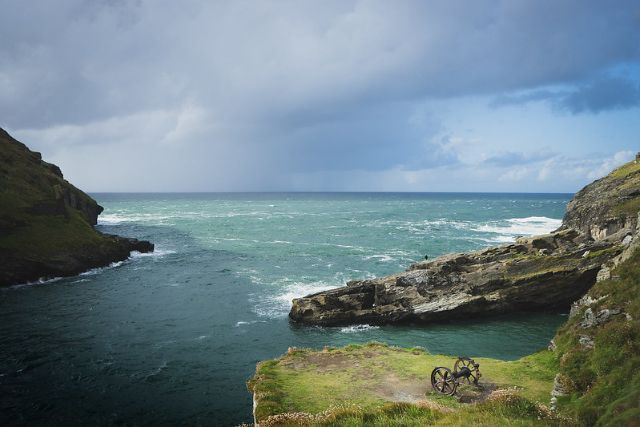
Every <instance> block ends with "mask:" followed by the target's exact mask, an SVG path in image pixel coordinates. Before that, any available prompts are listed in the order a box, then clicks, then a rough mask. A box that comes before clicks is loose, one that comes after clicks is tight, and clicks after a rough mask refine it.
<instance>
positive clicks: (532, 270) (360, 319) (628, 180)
mask: <svg viewBox="0 0 640 427" xmlns="http://www.w3.org/2000/svg"><path fill="white" fill-rule="evenodd" d="M638 196H640V164H636V163H635V162H631V163H629V164H627V165H624V166H622V167H621V168H618V169H616V170H615V171H614V172H612V173H611V174H610V175H609V176H607V177H605V178H602V179H600V180H598V181H596V182H594V183H592V184H590V185H588V186H587V187H585V188H584V189H583V190H581V191H580V192H579V193H578V194H576V196H575V198H574V199H573V200H572V201H571V202H570V203H569V205H568V207H567V214H566V215H565V218H564V220H563V225H562V226H561V227H560V228H559V229H558V230H556V231H555V232H553V233H551V234H548V235H543V236H534V237H529V238H520V239H518V240H517V241H516V242H515V243H514V244H510V245H506V246H500V247H495V248H489V249H484V250H480V251H476V252H470V253H459V254H451V255H445V256H442V257H439V258H436V259H435V260H432V261H422V262H418V263H415V264H413V265H411V266H410V268H409V270H407V271H405V272H402V273H399V274H395V275H391V276H387V277H382V278H377V279H371V280H361V281H360V280H355V281H351V282H349V283H347V286H345V287H342V288H338V289H333V290H329V291H324V292H319V293H316V294H312V295H308V296H306V297H304V298H298V299H294V300H293V306H292V308H291V312H290V313H289V317H290V318H291V319H292V320H294V321H299V322H302V323H306V324H314V325H324V326H332V325H345V324H354V323H369V324H385V323H403V322H411V323H430V322H440V321H446V320H450V319H454V318H461V317H477V316H482V315H489V314H501V313H508V312H514V311H555V310H566V309H568V308H569V306H570V305H571V303H572V302H573V301H575V300H577V299H579V298H580V297H581V296H583V295H584V294H585V293H586V291H588V290H589V288H590V287H591V286H592V285H593V284H594V283H595V282H596V278H597V277H598V273H599V272H601V270H603V273H601V275H602V274H604V273H606V270H607V269H608V268H609V267H611V266H612V264H613V263H614V261H615V260H616V259H617V258H620V255H621V253H622V252H623V250H624V249H625V247H627V246H629V245H630V244H633V243H632V242H635V241H636V240H637V237H636V236H637V235H638V232H637V229H636V226H637V225H638V209H640V198H639V197H638Z"/></svg>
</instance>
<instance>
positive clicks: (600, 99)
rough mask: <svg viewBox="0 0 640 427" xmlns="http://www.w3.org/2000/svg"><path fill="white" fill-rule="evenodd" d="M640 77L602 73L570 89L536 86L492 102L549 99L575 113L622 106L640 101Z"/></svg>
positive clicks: (634, 105) (493, 104)
mask: <svg viewBox="0 0 640 427" xmlns="http://www.w3.org/2000/svg"><path fill="white" fill-rule="evenodd" d="M639 80H640V76H638V79H637V80H633V79H630V78H624V77H611V76H600V77H597V78H595V79H593V80H591V81H590V82H588V83H586V84H580V85H577V86H576V87H575V88H573V89H569V90H566V89H565V90H555V91H553V90H536V91H532V92H527V93H524V94H517V95H502V96H498V97H496V98H495V99H494V100H493V101H492V103H491V105H492V106H494V107H503V106H508V105H518V104H527V103H529V102H536V101H546V102H550V103H551V104H552V105H553V106H554V107H556V108H558V109H560V110H566V111H568V112H570V113H573V114H580V113H585V112H587V113H599V112H601V111H607V110H621V109H626V108H632V107H636V106H638V105H640V83H638V81H639Z"/></svg>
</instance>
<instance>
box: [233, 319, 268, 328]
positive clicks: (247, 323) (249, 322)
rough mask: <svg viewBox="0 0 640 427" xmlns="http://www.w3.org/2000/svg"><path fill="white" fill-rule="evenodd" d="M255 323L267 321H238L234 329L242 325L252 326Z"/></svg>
mask: <svg viewBox="0 0 640 427" xmlns="http://www.w3.org/2000/svg"><path fill="white" fill-rule="evenodd" d="M255 323H267V321H266V320H248V321H244V320H240V321H239V322H236V328H237V327H240V326H243V325H253V324H255Z"/></svg>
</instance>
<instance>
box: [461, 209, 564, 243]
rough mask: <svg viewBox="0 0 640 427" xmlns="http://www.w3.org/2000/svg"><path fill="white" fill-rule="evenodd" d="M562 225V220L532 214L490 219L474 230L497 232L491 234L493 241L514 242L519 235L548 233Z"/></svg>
mask: <svg viewBox="0 0 640 427" xmlns="http://www.w3.org/2000/svg"><path fill="white" fill-rule="evenodd" d="M560 225H562V220H560V219H554V218H548V217H544V216H530V217H526V218H510V219H507V220H503V221H490V222H487V223H485V224H481V225H479V226H477V227H475V228H473V230H474V231H479V232H482V233H492V234H497V236H491V238H490V239H491V242H495V243H507V242H512V241H513V240H514V239H515V238H516V237H517V236H534V235H540V234H547V233H550V232H552V231H553V230H555V229H557V228H558V227H560Z"/></svg>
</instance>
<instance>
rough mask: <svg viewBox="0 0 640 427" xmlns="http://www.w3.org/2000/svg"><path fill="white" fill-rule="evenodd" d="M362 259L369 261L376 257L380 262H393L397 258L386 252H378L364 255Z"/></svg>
mask: <svg viewBox="0 0 640 427" xmlns="http://www.w3.org/2000/svg"><path fill="white" fill-rule="evenodd" d="M362 259H364V260H365V261H368V260H370V259H375V260H377V261H378V262H392V261H395V258H393V257H391V256H389V255H386V254H376V255H367V256H364V257H362Z"/></svg>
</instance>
